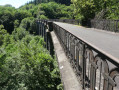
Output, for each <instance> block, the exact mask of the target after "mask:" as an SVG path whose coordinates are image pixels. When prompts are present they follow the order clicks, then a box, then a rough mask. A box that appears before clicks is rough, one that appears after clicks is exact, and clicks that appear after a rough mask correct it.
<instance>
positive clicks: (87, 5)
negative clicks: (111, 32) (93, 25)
mask: <svg viewBox="0 0 119 90" xmlns="http://www.w3.org/2000/svg"><path fill="white" fill-rule="evenodd" d="M71 1H72V3H73V5H74V13H75V17H79V18H80V17H82V19H84V20H87V19H93V18H94V17H95V15H97V14H98V13H99V12H101V11H102V10H104V11H106V12H107V13H105V14H104V15H103V16H102V18H110V19H114V18H118V12H119V9H118V5H119V3H118V2H117V0H71ZM114 9H115V10H114ZM78 13H80V14H78Z"/></svg>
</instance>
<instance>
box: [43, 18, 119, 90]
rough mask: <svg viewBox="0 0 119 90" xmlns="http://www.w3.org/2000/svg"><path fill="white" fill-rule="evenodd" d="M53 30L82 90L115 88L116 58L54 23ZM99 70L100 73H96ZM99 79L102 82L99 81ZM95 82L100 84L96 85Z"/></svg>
mask: <svg viewBox="0 0 119 90" xmlns="http://www.w3.org/2000/svg"><path fill="white" fill-rule="evenodd" d="M41 22H44V23H46V22H47V21H42V20H41ZM53 30H54V32H55V34H56V35H57V37H58V39H59V41H60V43H61V45H62V47H63V48H64V51H65V53H66V55H67V57H68V58H69V60H70V62H71V64H72V66H73V68H74V69H75V71H76V75H77V78H80V80H81V83H82V86H83V89H86V88H90V89H91V90H95V89H96V88H97V87H98V86H99V88H100V90H102V89H104V90H108V89H109V90H113V88H116V85H118V84H119V83H116V79H115V77H118V75H119V60H118V58H115V57H113V56H111V55H110V54H107V53H106V52H105V51H103V50H101V49H99V48H98V47H96V46H94V45H92V44H91V43H90V42H88V41H86V40H84V39H83V38H79V37H77V36H76V35H74V34H72V33H71V32H69V31H68V30H66V29H64V28H62V27H60V26H59V25H57V24H55V23H53ZM110 65H111V66H110ZM100 68H101V69H100ZM99 70H100V72H98V71H99ZM98 75H99V76H100V77H99V76H98ZM101 79H103V80H102V81H103V82H102V81H100V80H101ZM97 80H99V82H100V83H97ZM104 83H105V84H104Z"/></svg>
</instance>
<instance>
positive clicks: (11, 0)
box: [0, 0, 32, 8]
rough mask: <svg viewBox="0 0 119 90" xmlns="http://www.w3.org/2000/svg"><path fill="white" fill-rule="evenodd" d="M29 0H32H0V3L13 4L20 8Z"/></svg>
mask: <svg viewBox="0 0 119 90" xmlns="http://www.w3.org/2000/svg"><path fill="white" fill-rule="evenodd" d="M28 1H32V0H0V5H6V4H11V5H12V6H14V7H15V8H19V7H20V6H21V5H24V4H25V3H27V2H28Z"/></svg>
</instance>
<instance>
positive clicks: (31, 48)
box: [0, 0, 119, 90]
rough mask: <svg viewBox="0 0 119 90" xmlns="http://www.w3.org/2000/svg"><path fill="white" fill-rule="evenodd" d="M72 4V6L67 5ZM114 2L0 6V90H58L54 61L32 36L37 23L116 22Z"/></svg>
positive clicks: (39, 1) (56, 0) (37, 1)
mask: <svg viewBox="0 0 119 90" xmlns="http://www.w3.org/2000/svg"><path fill="white" fill-rule="evenodd" d="M71 2H72V4H71ZM118 6H119V3H117V0H71V1H70V0H34V1H31V2H29V3H27V4H26V5H24V6H21V7H20V8H18V9H15V8H14V7H12V6H11V5H5V6H0V90H17V89H18V90H19V89H22V90H39V89H40V90H62V85H61V80H60V75H59V71H58V68H57V63H56V60H54V59H52V57H51V56H50V55H49V52H48V51H47V50H46V49H45V48H44V47H43V45H44V44H45V42H44V41H43V39H42V38H41V37H39V36H37V33H36V30H37V28H36V26H37V25H36V22H35V21H36V20H37V19H80V20H82V21H87V20H88V19H93V18H95V17H96V15H99V16H100V14H99V13H100V12H102V11H104V12H105V13H104V15H102V17H101V18H104V19H118V18H119V7H118Z"/></svg>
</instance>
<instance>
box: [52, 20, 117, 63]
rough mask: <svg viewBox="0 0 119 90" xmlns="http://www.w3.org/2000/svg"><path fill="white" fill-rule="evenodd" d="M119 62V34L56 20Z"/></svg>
mask: <svg viewBox="0 0 119 90" xmlns="http://www.w3.org/2000/svg"><path fill="white" fill-rule="evenodd" d="M54 23H55V24H57V25H59V26H61V27H62V28H64V29H65V30H67V31H68V32H70V33H72V34H73V35H75V36H76V37H78V38H79V39H81V40H83V41H84V42H86V43H88V44H89V45H91V46H93V47H94V48H95V49H97V50H99V51H101V52H103V54H105V55H107V56H109V57H110V58H112V59H113V60H115V61H116V62H118V63H119V46H118V45H119V34H116V33H111V32H106V31H102V30H97V29H93V28H85V27H80V26H76V25H72V24H66V23H60V22H54Z"/></svg>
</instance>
